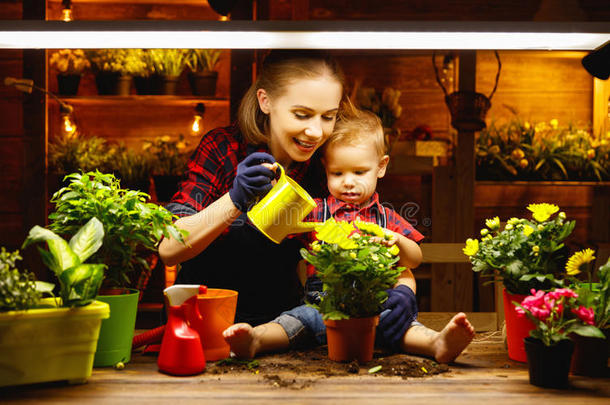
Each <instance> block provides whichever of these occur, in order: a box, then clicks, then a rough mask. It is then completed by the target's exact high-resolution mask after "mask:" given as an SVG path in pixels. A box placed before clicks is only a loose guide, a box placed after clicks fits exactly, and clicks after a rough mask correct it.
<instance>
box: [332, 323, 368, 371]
mask: <svg viewBox="0 0 610 405" xmlns="http://www.w3.org/2000/svg"><path fill="white" fill-rule="evenodd" d="M378 323H379V316H373V317H369V318H352V319H342V320H339V321H330V320H326V321H324V324H325V325H326V339H327V341H328V358H329V359H331V360H334V361H352V360H358V362H359V363H366V362H369V361H371V360H372V359H373V347H374V345H375V328H376V327H377V324H378Z"/></svg>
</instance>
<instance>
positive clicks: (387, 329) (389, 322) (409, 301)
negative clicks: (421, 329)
mask: <svg viewBox="0 0 610 405" xmlns="http://www.w3.org/2000/svg"><path fill="white" fill-rule="evenodd" d="M386 292H387V293H388V299H387V300H386V301H385V302H384V303H383V309H384V310H385V309H389V310H390V312H389V313H388V314H386V315H385V316H384V317H383V319H381V320H380V321H379V331H380V332H381V334H382V336H383V338H384V340H385V341H386V342H387V343H388V344H390V345H391V346H392V347H394V348H397V347H398V346H399V344H400V341H401V339H402V336H403V335H404V334H405V332H406V330H407V329H408V328H409V326H411V323H412V322H413V321H414V320H415V318H417V301H416V299H415V293H414V292H413V290H412V289H410V288H409V287H407V286H406V285H404V284H400V285H399V286H397V287H396V288H392V289H389V290H386Z"/></svg>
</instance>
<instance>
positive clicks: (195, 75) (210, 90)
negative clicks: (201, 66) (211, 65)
mask: <svg viewBox="0 0 610 405" xmlns="http://www.w3.org/2000/svg"><path fill="white" fill-rule="evenodd" d="M188 80H189V85H190V86H191V91H192V92H193V95H195V96H201V97H214V96H215V95H216V83H217V82H218V72H216V71H215V70H206V71H203V72H189V74H188Z"/></svg>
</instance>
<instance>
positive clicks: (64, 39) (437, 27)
mask: <svg viewBox="0 0 610 405" xmlns="http://www.w3.org/2000/svg"><path fill="white" fill-rule="evenodd" d="M608 40H610V24H607V23H595V22H592V23H590V22H581V23H538V22H507V21H501V22H498V21H494V22H481V21H472V22H454V21H448V22H438V21H437V22H420V21H72V22H69V23H65V22H62V21H33V20H22V21H16V20H11V21H0V48H3V49H62V48H83V49H90V48H210V49H211V48H214V49H271V48H274V49H287V48H293V49H371V50H374V49H379V50H400V49H443V50H445V49H446V50H449V49H504V50H513V49H514V50H517V49H524V50H593V49H595V48H597V47H598V46H600V45H602V44H603V43H605V42H606V41H608Z"/></svg>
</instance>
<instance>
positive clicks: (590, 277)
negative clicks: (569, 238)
mask: <svg viewBox="0 0 610 405" xmlns="http://www.w3.org/2000/svg"><path fill="white" fill-rule="evenodd" d="M594 260H595V251H593V250H592V249H584V250H581V251H579V252H576V253H574V254H573V255H572V256H571V257H570V259H569V260H568V263H567V264H566V272H567V273H568V276H571V277H573V278H571V283H570V288H571V289H573V290H574V291H575V292H576V294H577V295H578V298H577V302H578V304H579V305H580V307H579V309H580V310H581V311H582V312H583V313H588V314H590V324H591V325H594V326H596V327H597V328H598V329H600V330H601V331H602V332H603V334H604V335H605V339H598V338H594V337H585V336H578V335H574V336H572V340H573V341H574V356H573V358H572V373H574V374H577V375H586V376H592V377H601V376H604V375H605V374H606V366H607V356H605V355H603V354H605V353H608V344H609V342H610V339H608V337H609V336H610V259H609V260H608V262H607V263H606V264H604V265H602V266H599V268H598V269H597V271H594V269H593V261H594ZM582 276H584V277H582ZM577 277H581V278H577Z"/></svg>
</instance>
